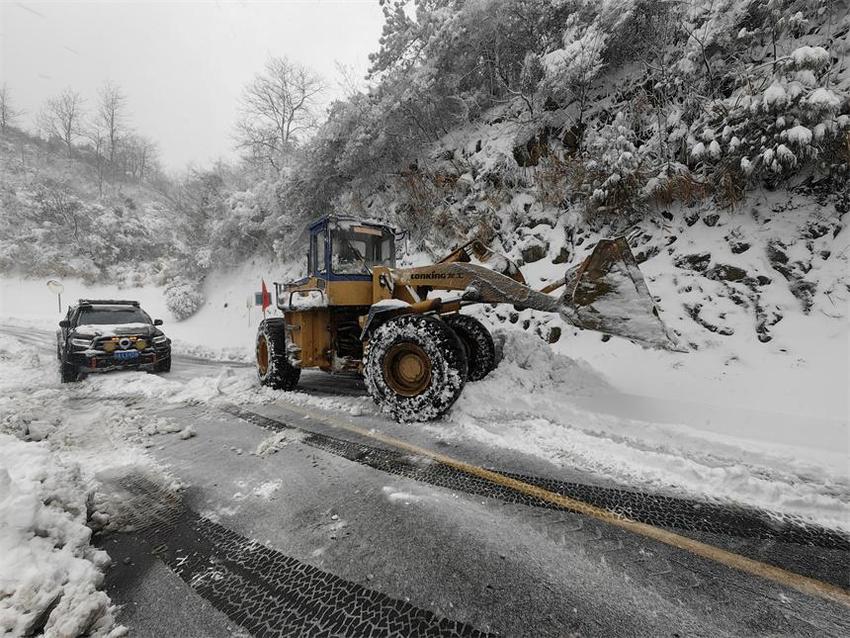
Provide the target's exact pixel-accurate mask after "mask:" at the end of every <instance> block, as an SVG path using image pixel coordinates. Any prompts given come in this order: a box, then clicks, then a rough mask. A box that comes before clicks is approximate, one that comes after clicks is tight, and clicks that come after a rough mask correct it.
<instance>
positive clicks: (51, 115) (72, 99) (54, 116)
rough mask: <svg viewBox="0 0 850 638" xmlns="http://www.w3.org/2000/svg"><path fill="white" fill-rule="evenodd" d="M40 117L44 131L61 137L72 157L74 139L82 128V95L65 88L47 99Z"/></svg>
mask: <svg viewBox="0 0 850 638" xmlns="http://www.w3.org/2000/svg"><path fill="white" fill-rule="evenodd" d="M39 119H40V125H41V128H42V129H43V130H44V132H45V133H47V134H48V135H51V136H56V137H58V138H60V139H61V140H62V141H63V142H64V143H65V146H67V147H68V157H71V155H73V152H74V146H73V144H74V140H75V139H76V138H77V136H79V135H80V133H81V128H82V120H83V98H82V96H80V94H79V93H77V92H76V91H74V90H73V89H71V88H67V89H65V90H64V91H62V93H60V94H59V95H58V96H57V97H54V98H50V99H49V100H47V103H46V104H45V105H44V109H43V110H42V112H41V116H40V118H39Z"/></svg>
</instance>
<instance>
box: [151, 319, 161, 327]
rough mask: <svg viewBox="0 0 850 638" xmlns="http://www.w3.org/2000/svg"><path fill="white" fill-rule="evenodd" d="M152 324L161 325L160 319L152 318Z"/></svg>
mask: <svg viewBox="0 0 850 638" xmlns="http://www.w3.org/2000/svg"><path fill="white" fill-rule="evenodd" d="M153 325H155V326H161V325H162V319H154V320H153Z"/></svg>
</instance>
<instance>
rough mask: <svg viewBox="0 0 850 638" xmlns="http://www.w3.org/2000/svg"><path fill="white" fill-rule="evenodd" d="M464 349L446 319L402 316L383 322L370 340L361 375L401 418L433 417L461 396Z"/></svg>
mask: <svg viewBox="0 0 850 638" xmlns="http://www.w3.org/2000/svg"><path fill="white" fill-rule="evenodd" d="M466 375H467V363H466V351H465V349H464V347H463V344H462V343H461V341H460V338H459V337H458V336H457V335H456V334H455V333H454V331H453V330H452V329H451V328H449V327H448V325H446V324H445V323H444V322H442V321H440V320H439V319H435V318H433V317H426V316H423V315H403V316H401V317H394V318H392V319H389V320H387V321H386V322H385V323H383V324H381V326H380V327H379V328H377V329H376V330H375V332H374V333H373V334H372V336H371V337H370V339H369V345H368V351H367V353H366V360H365V365H364V368H363V376H364V377H365V380H366V389H367V390H368V391H369V395H370V396H371V397H372V399H373V400H374V401H375V403H377V404H378V405H379V406H380V407H381V409H382V410H383V411H384V412H387V413H389V414H391V415H392V416H393V418H395V419H396V420H397V421H402V422H410V421H432V420H434V419H437V418H439V417H440V416H442V415H443V414H444V413H445V412H446V410H448V409H449V408H450V407H451V406H452V404H453V403H454V402H455V401H456V400H457V398H458V397H459V396H460V393H461V391H462V390H463V386H464V383H466Z"/></svg>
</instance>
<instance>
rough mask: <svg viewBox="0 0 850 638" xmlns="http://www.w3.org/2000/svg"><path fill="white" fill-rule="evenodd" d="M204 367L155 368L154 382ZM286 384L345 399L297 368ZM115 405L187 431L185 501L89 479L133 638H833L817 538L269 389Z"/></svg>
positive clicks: (181, 456) (847, 595) (833, 562)
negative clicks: (239, 397) (233, 397)
mask: <svg viewBox="0 0 850 638" xmlns="http://www.w3.org/2000/svg"><path fill="white" fill-rule="evenodd" d="M3 332H7V333H9V334H13V335H14V336H16V337H18V338H20V339H26V340H29V342H30V343H31V344H33V345H37V346H38V347H43V348H45V351H48V350H49V349H51V348H53V347H55V346H54V345H53V343H52V340H51V335H49V334H46V333H44V334H41V333H33V332H32V331H24V330H21V329H10V328H3ZM227 365H233V364H227ZM221 367H222V364H221V363H218V362H211V361H207V360H203V359H198V358H194V357H185V356H181V355H180V354H179V353H175V355H174V360H173V372H172V373H171V374H170V375H168V376H167V378H169V379H171V380H176V381H178V382H181V383H182V382H188V381H190V380H191V379H192V378H195V377H198V376H204V375H206V376H211V375H216V374H218V371H219V370H220V369H221ZM299 390H300V391H301V392H305V393H308V394H310V395H313V396H317V397H322V396H324V397H328V396H330V397H333V396H336V395H340V396H344V397H351V396H361V395H363V394H364V393H365V390H364V388H363V384H362V382H361V381H360V380H358V379H356V378H350V377H349V378H335V377H330V376H326V375H323V374H320V373H311V372H305V373H304V374H303V376H302V383H301V385H300V387H299ZM115 401H116V402H120V403H122V404H123V405H127V404H128V401H129V402H130V403H132V404H133V407H135V408H142V409H143V410H145V411H146V412H148V413H149V414H151V415H152V416H154V415H155V416H167V417H168V418H170V419H172V420H174V421H177V422H179V423H180V424H186V425H193V427H194V428H195V429H196V431H197V432H198V433H199V434H198V436H195V437H193V438H189V439H187V440H177V441H175V442H174V443H173V444H169V445H162V446H154V447H152V448H150V452H151V454H153V455H154V457H155V458H156V459H157V460H158V461H160V462H161V463H162V464H164V465H166V466H167V467H168V468H169V470H170V472H171V473H172V474H173V477H174V478H176V479H178V480H179V481H180V482H181V483H182V484H183V485H184V486H185V488H184V489H181V490H173V489H169V488H167V487H164V483H163V481H162V480H161V477H158V476H148V475H146V474H145V473H144V472H143V471H138V472H129V473H124V474H109V475H103V476H101V477H100V479H101V481H102V483H103V490H104V492H105V493H107V494H108V495H109V498H110V499H111V501H112V502H113V503H114V504H115V508H116V512H117V514H116V516H117V517H118V518H119V519H120V520H121V522H122V523H123V525H124V528H125V529H126V530H128V531H124V532H121V533H104V534H97V535H96V542H97V543H98V544H99V545H100V546H102V547H103V548H104V549H106V550H107V551H108V552H109V554H110V556H111V557H112V558H113V565H112V567H111V568H110V569H109V571H108V573H107V581H106V588H107V592H108V593H109V595H110V596H111V597H112V599H113V601H114V602H115V603H117V604H119V605H121V606H122V611H121V613H120V616H119V620H120V622H122V623H123V624H125V625H126V626H127V627H129V629H130V632H131V635H133V636H198V637H200V636H456V635H457V636H479V635H480V636H483V635H498V636H573V635H575V636H742V635H760V636H761V635H783V636H824V635H834V636H846V635H850V591H848V586H850V539H848V538H847V537H846V536H844V535H841V534H837V533H835V532H832V531H830V530H824V529H818V528H811V527H803V526H800V525H797V524H794V523H793V522H787V521H785V522H782V523H777V522H776V521H775V520H774V519H771V518H770V517H769V516H767V515H765V514H764V513H762V512H758V511H753V510H745V509H740V508H729V507H722V506H718V505H712V504H709V503H700V502H696V501H689V500H687V499H681V498H674V497H671V496H669V495H661V494H646V493H639V492H636V491H634V490H630V489H629V488H628V486H622V485H614V484H612V483H610V482H607V481H605V480H604V478H600V477H597V476H594V477H590V476H583V475H582V474H581V473H579V472H576V471H572V470H570V469H568V468H567V469H565V468H558V467H555V466H553V465H550V464H548V463H546V462H544V461H541V460H539V459H535V458H532V457H527V456H523V455H521V454H511V453H508V452H506V451H504V450H493V449H488V448H487V447H486V446H483V445H481V444H475V445H474V444H452V445H447V444H445V443H442V442H441V441H440V439H439V437H438V436H436V435H435V434H433V431H426V430H424V429H422V428H417V427H416V426H415V425H400V424H396V423H394V422H391V421H388V420H385V419H382V418H380V417H375V416H371V415H367V416H352V415H350V414H346V413H345V412H344V411H342V410H335V409H333V408H332V407H322V406H320V405H315V404H313V403H311V402H304V401H301V402H292V401H290V400H288V399H287V397H286V396H284V395H282V396H281V399H280V400H279V401H276V402H273V403H266V404H262V405H259V404H256V405H255V404H251V405H236V404H233V405H221V404H218V405H216V406H212V405H207V404H204V403H163V402H159V401H156V400H155V399H149V398H145V397H144V396H139V397H134V398H132V399H128V398H127V397H116V398H115ZM83 408H84V405H81V409H83ZM272 437H273V438H272ZM270 441H272V442H274V444H275V448H276V449H277V451H276V452H275V453H273V454H259V455H258V454H256V453H253V452H255V451H256V450H258V449H261V446H262V445H267V444H268V443H269V442H270Z"/></svg>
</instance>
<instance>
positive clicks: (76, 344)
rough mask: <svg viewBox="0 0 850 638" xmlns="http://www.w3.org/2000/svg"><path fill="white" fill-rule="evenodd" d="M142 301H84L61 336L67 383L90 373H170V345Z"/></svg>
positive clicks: (69, 317)
mask: <svg viewBox="0 0 850 638" xmlns="http://www.w3.org/2000/svg"><path fill="white" fill-rule="evenodd" d="M161 325H162V320H161V319H156V320H151V318H150V316H149V315H148V313H146V312H145V311H144V310H142V309H141V308H140V307H139V302H138V301H123V300H119V299H80V301H79V303H77V305H76V306H71V307H69V308H68V314H67V315H66V317H65V319H63V320H62V321H60V322H59V330H58V331H57V332H56V355H57V356H58V357H59V371H60V374H61V375H62V383H69V382H71V381H77V380H78V379H79V378H80V377H81V376H84V375H86V374H89V373H91V372H109V371H111V370H124V369H128V368H129V369H134V370H148V371H151V372H168V371H169V370H171V340H170V339H169V338H168V337H166V336H165V334H164V333H163V332H162V330H160V329H159V328H158V326H161Z"/></svg>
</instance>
